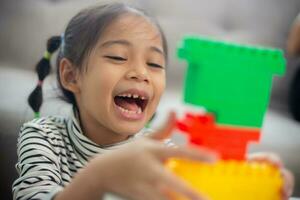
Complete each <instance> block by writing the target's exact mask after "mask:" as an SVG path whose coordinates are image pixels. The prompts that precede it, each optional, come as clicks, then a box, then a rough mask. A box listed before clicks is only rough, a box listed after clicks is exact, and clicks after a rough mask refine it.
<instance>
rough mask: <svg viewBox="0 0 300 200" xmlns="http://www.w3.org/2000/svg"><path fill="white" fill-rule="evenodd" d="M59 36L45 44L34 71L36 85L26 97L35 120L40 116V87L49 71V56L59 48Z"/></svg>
mask: <svg viewBox="0 0 300 200" xmlns="http://www.w3.org/2000/svg"><path fill="white" fill-rule="evenodd" d="M60 44H61V38H60V36H54V37H51V38H50V39H49V40H48V42H47V51H46V52H45V53H44V56H43V58H42V59H41V60H40V61H39V62H38V63H37V65H36V67H35V70H36V72H37V75H38V83H37V86H36V87H35V89H34V90H33V91H32V92H31V93H30V95H29V97H28V103H29V105H30V107H31V108H32V110H33V111H34V115H35V117H36V118H38V117H39V116H40V108H41V105H42V102H43V90H42V85H43V81H44V79H45V78H46V77H47V76H48V75H49V73H50V70H51V62H50V59H51V56H52V54H53V53H54V52H55V51H56V50H57V49H58V48H59V47H60Z"/></svg>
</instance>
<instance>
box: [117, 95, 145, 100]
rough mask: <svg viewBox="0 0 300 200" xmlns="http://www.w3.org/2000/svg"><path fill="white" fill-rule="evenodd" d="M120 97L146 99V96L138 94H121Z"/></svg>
mask: <svg viewBox="0 0 300 200" xmlns="http://www.w3.org/2000/svg"><path fill="white" fill-rule="evenodd" d="M118 96H119V97H128V98H135V99H142V100H145V99H146V97H144V96H139V95H138V94H120V95H118Z"/></svg>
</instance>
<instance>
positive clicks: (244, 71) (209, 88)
mask: <svg viewBox="0 0 300 200" xmlns="http://www.w3.org/2000/svg"><path fill="white" fill-rule="evenodd" d="M178 56H179V58H181V59H185V60H186V61H187V63H188V68H187V71H186V75H185V87H184V101H185V102H186V103H190V104H194V105H200V106H204V107H205V108H206V109H207V111H208V112H213V113H214V114H215V116H216V120H217V123H218V124H228V125H237V126H246V127H257V128H261V127H262V123H263V118H264V115H265V112H266V110H267V107H268V103H269V99H270V93H271V86H272V77H273V75H275V74H276V75H283V74H284V72H285V64H286V61H285V59H284V56H283V52H282V51H281V50H279V49H271V48H263V47H254V46H249V45H239V44H233V43H229V42H224V41H216V40H212V39H207V38H204V37H199V36H186V37H185V38H184V39H183V42H182V43H181V46H180V47H179V48H178Z"/></svg>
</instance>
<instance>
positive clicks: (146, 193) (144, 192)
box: [130, 184, 167, 200]
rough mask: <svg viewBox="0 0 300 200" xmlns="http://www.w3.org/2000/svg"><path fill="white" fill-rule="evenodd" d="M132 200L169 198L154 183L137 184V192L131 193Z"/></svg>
mask: <svg viewBox="0 0 300 200" xmlns="http://www.w3.org/2000/svg"><path fill="white" fill-rule="evenodd" d="M130 196H132V197H131V198H130V199H132V200H141V199H143V200H167V198H166V196H165V195H163V193H162V191H161V190H159V189H158V188H155V187H154V186H152V185H146V184H144V185H137V186H136V187H135V192H134V193H133V194H131V195H130Z"/></svg>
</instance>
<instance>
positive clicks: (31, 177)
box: [13, 111, 145, 200]
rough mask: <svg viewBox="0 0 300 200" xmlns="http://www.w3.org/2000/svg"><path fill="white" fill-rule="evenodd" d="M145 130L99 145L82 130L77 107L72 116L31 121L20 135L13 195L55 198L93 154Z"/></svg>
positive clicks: (25, 197)
mask: <svg viewBox="0 0 300 200" xmlns="http://www.w3.org/2000/svg"><path fill="white" fill-rule="evenodd" d="M144 133H145V131H141V132H140V133H138V134H136V135H135V136H132V137H130V138H129V139H127V140H126V141H123V142H120V143H117V144H113V145H107V146H99V145H97V144H96V143H94V142H93V141H91V140H90V139H88V138H87V137H86V136H85V135H84V134H83V133H82V130H81V128H80V126H79V122H78V117H77V114H76V112H74V111H73V112H72V113H71V116H70V117H68V118H65V117H54V116H50V117H45V118H39V119H35V120H33V121H30V122H27V123H25V124H24V125H23V126H22V128H21V130H20V136H19V139H18V151H17V152H18V163H17V164H16V169H17V171H18V173H19V178H18V179H17V180H15V182H14V183H13V197H14V199H18V200H22V199H43V200H46V199H53V197H54V196H55V195H56V194H57V193H58V192H59V191H61V190H62V189H63V187H65V186H66V185H67V184H68V183H69V182H70V181H71V180H72V178H73V177H74V175H75V174H76V173H77V171H78V170H79V169H80V168H82V167H83V166H85V165H86V164H87V162H88V160H89V159H90V158H92V157H93V156H95V155H96V154H102V153H105V152H108V151H111V150H113V149H117V148H119V147H121V146H122V145H124V144H126V143H128V142H130V141H132V140H133V139H134V138H136V137H138V136H143V135H144Z"/></svg>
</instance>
